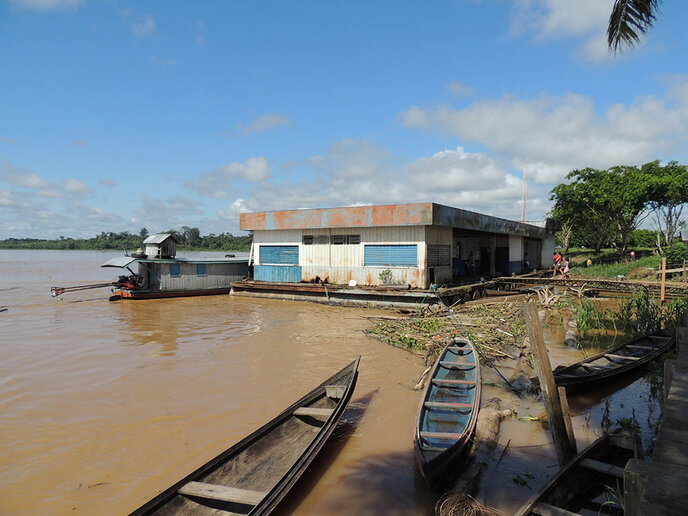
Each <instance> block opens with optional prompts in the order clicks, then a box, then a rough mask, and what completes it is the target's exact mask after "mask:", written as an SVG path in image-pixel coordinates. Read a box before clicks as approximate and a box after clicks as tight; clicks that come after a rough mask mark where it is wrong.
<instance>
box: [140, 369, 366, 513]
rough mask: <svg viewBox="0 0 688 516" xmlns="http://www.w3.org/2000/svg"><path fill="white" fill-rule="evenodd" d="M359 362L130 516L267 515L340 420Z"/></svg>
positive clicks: (325, 382) (353, 383)
mask: <svg viewBox="0 0 688 516" xmlns="http://www.w3.org/2000/svg"><path fill="white" fill-rule="evenodd" d="M359 360H360V357H359V358H357V359H356V360H354V361H353V362H352V363H351V364H349V365H348V366H346V367H345V368H344V369H342V370H341V371H339V372H338V373H337V374H335V375H334V376H332V377H331V378H329V379H327V380H326V381H324V382H323V383H322V384H321V385H319V386H318V387H316V388H315V389H313V390H312V391H311V392H309V393H308V394H306V395H305V396H304V397H303V398H301V399H300V400H299V401H297V402H296V403H294V404H293V405H292V406H290V407H289V408H287V409H286V410H284V411H283V412H282V413H281V414H279V415H278V416H277V417H276V418H274V419H273V420H272V421H270V422H269V423H267V424H265V425H264V426H262V427H261V428H259V429H258V430H256V431H255V432H253V433H252V434H251V435H249V436H248V437H246V438H244V439H242V440H241V441H239V442H238V443H236V444H235V445H234V446H232V447H231V448H229V449H228V450H226V451H224V452H223V453H221V454H220V455H218V456H217V457H215V458H214V459H212V460H210V461H209V462H208V463H206V464H204V465H203V466H201V467H200V468H198V469H197V470H196V471H194V472H193V473H191V474H190V475H187V476H186V477H184V478H183V479H182V480H180V481H179V482H177V483H176V484H174V485H173V486H172V487H170V488H168V489H167V490H165V491H164V492H162V493H160V494H159V495H158V496H156V497H155V498H153V499H152V500H150V501H149V502H148V503H146V504H145V505H143V506H142V507H140V508H139V509H137V510H135V511H134V512H132V513H131V516H140V515H144V514H159V515H167V514H177V515H191V514H193V515H206V514H223V515H227V514H242V515H246V514H250V515H252V516H253V515H259V514H269V513H270V512H271V511H272V510H273V509H274V508H275V507H276V506H277V504H278V503H279V502H280V500H281V499H282V498H283V497H284V495H285V494H286V493H287V492H288V491H289V489H290V488H291V487H292V486H293V485H294V483H295V482H296V481H297V480H298V478H299V477H300V476H301V474H302V473H303V472H304V470H305V469H306V467H307V466H308V465H309V464H310V463H311V461H312V460H313V458H314V457H315V455H316V454H317V453H318V451H320V449H321V448H322V446H323V444H324V443H325V441H326V440H327V438H328V437H329V436H330V434H331V433H332V431H333V430H334V428H335V426H336V425H337V423H338V422H339V420H340V419H341V417H342V414H343V413H344V409H345V408H346V405H347V403H348V402H349V400H350V399H351V395H352V393H353V390H354V386H355V384H356V378H357V377H358V362H359ZM277 387H278V386H276V388H277Z"/></svg>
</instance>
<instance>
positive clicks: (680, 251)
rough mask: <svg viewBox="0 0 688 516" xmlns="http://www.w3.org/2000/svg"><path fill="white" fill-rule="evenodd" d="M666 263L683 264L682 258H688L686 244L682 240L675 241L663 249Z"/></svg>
mask: <svg viewBox="0 0 688 516" xmlns="http://www.w3.org/2000/svg"><path fill="white" fill-rule="evenodd" d="M664 256H665V257H666V260H667V265H683V260H686V259H688V246H687V245H686V244H684V243H683V242H676V243H674V244H671V245H670V246H669V247H667V248H666V249H664Z"/></svg>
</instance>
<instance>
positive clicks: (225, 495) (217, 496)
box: [179, 482, 267, 505]
mask: <svg viewBox="0 0 688 516" xmlns="http://www.w3.org/2000/svg"><path fill="white" fill-rule="evenodd" d="M179 493H180V494H183V495H186V496H197V497H199V498H207V499H210V500H221V501H223V502H233V503H243V504H246V505H258V504H259V503H260V502H261V500H262V499H263V498H265V496H266V495H267V493H266V492H265V491H251V490H249V489H238V488H236V487H229V486H221V485H218V484H206V483H204V482H189V483H188V484H185V485H184V486H182V488H181V489H180V490H179Z"/></svg>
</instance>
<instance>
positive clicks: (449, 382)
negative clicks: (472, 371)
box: [432, 379, 475, 385]
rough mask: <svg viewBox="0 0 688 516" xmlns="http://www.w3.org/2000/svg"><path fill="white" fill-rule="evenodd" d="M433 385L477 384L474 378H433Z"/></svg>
mask: <svg viewBox="0 0 688 516" xmlns="http://www.w3.org/2000/svg"><path fill="white" fill-rule="evenodd" d="M432 383H433V385H475V382H474V381H473V380H440V379H433V380H432Z"/></svg>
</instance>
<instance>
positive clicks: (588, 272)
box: [571, 256, 662, 278]
mask: <svg viewBox="0 0 688 516" xmlns="http://www.w3.org/2000/svg"><path fill="white" fill-rule="evenodd" d="M661 259H662V258H661V257H660V256H646V257H645V258H638V259H637V260H633V261H628V262H623V263H609V264H606V265H593V266H592V267H585V266H584V265H580V266H579V265H576V266H575V267H573V268H572V269H571V276H575V277H577V278H588V277H589V278H615V277H617V276H627V275H628V273H629V272H630V271H632V270H633V269H635V268H636V267H650V268H653V269H657V268H658V267H659V262H660V261H661ZM593 263H594V260H593Z"/></svg>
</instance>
